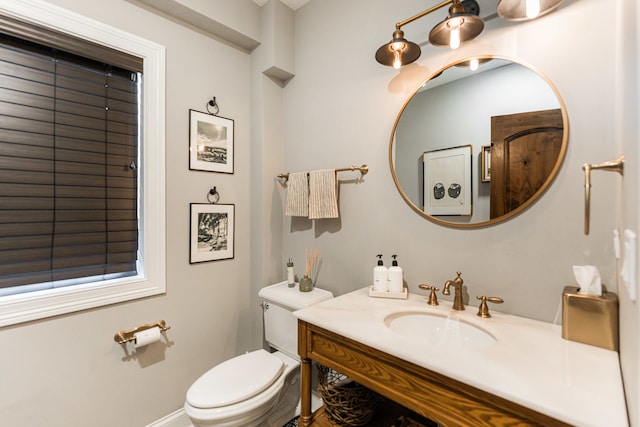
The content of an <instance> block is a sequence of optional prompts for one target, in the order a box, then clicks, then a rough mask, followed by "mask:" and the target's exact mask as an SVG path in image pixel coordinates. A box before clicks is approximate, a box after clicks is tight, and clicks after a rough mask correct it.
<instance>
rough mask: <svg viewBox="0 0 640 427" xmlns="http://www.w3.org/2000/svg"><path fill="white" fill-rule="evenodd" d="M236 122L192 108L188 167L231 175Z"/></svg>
mask: <svg viewBox="0 0 640 427" xmlns="http://www.w3.org/2000/svg"><path fill="white" fill-rule="evenodd" d="M233 148H234V121H233V120H232V119H228V118H225V117H220V116H216V115H213V114H208V113H203V112H201V111H196V110H189V169H191V170H201V171H207V172H220V173H229V174H232V173H233V171H234V161H233V160H234V156H233V155H234V152H233V151H234V150H233Z"/></svg>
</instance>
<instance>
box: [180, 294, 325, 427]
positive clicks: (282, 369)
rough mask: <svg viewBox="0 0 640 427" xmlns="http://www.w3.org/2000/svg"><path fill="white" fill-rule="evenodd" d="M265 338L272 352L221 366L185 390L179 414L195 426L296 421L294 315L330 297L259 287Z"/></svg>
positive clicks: (248, 426)
mask: <svg viewBox="0 0 640 427" xmlns="http://www.w3.org/2000/svg"><path fill="white" fill-rule="evenodd" d="M258 296H259V297H260V299H261V300H262V312H263V317H264V332H265V340H266V342H267V343H268V344H269V346H270V347H271V348H273V349H275V350H276V351H275V352H274V353H270V352H268V351H266V350H263V349H260V350H255V351H252V352H249V353H245V354H242V355H240V356H236V357H234V358H232V359H229V360H227V361H225V362H222V363H220V364H218V365H216V366H214V367H213V368H212V369H210V370H209V371H207V372H206V373H204V374H203V375H202V376H200V378H198V379H197V380H196V381H195V382H194V383H193V384H192V385H191V387H189V390H188V391H187V397H186V402H185V404H184V410H185V412H186V414H187V415H188V416H189V418H191V422H192V423H193V425H194V426H195V427H199V426H221V427H238V426H242V427H253V426H269V427H271V426H273V427H282V426H283V425H284V424H286V423H287V422H288V421H289V420H291V419H292V418H294V417H295V415H296V407H297V406H298V403H299V401H300V358H299V356H298V347H297V344H298V343H297V341H298V322H297V319H296V318H295V317H294V316H293V312H294V311H296V310H299V309H301V308H304V307H308V306H310V305H312V304H316V303H318V302H320V301H324V300H327V299H330V298H333V294H332V293H331V292H329V291H326V290H323V289H318V288H314V289H313V290H312V291H310V292H300V290H299V289H298V285H297V284H296V285H295V287H292V288H290V287H289V286H288V284H287V282H281V283H277V284H275V285H271V286H267V287H264V288H262V289H261V290H260V292H259V293H258Z"/></svg>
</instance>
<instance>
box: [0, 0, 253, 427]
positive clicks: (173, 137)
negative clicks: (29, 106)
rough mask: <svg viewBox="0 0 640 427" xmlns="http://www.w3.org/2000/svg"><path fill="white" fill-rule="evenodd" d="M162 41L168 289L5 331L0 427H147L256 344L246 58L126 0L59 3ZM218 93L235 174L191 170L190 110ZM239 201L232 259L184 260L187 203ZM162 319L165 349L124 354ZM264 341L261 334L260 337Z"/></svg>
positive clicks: (59, 0)
mask: <svg viewBox="0 0 640 427" xmlns="http://www.w3.org/2000/svg"><path fill="white" fill-rule="evenodd" d="M52 3H56V4H58V5H62V6H64V7H66V8H68V9H71V10H74V11H76V12H78V13H81V14H83V15H85V16H88V17H90V18H93V19H96V20H99V21H101V22H104V23H107V24H109V25H112V26H114V27H117V28H121V29H124V30H126V31H129V32H131V33H134V34H137V35H139V36H142V37H145V38H147V39H150V40H152V41H155V42H157V43H160V44H162V45H164V46H166V52H167V54H166V61H167V65H166V95H167V96H166V101H167V102H166V149H167V156H166V158H167V164H166V206H167V207H166V215H167V222H166V223H167V239H166V241H167V254H166V272H167V293H166V295H162V296H158V297H152V298H148V299H145V300H139V301H134V302H129V303H124V304H117V305H114V306H110V307H104V308H100V309H95V310H89V311H86V312H81V313H75V314H69V315H65V316H59V317H57V318H51V319H45V320H41V321H37V322H31V323H27V324H21V325H16V326H13V327H8V328H2V329H0V341H1V342H2V351H0V378H2V380H1V381H0V382H1V383H2V386H1V387H0V424H2V425H5V426H35V425H41V426H45V425H46V426H86V425H94V426H125V425H126V426H143V425H146V424H148V423H150V422H152V421H154V420H157V419H159V418H161V417H163V416H165V415H167V414H169V413H170V412H172V411H174V410H176V409H178V408H180V407H181V406H182V404H183V403H184V397H185V393H186V390H187V388H188V387H189V386H190V385H191V384H192V383H193V381H194V380H195V379H196V378H197V377H198V376H199V375H201V374H202V373H203V372H205V371H206V370H207V369H209V368H211V367H212V366H213V365H214V364H215V363H218V362H220V361H222V360H225V359H227V358H229V357H231V356H234V355H237V354H239V353H242V352H244V351H246V350H249V349H251V347H252V346H251V332H252V328H251V310H250V298H249V294H250V287H249V271H248V266H249V265H250V258H249V250H250V241H251V236H250V230H249V223H250V221H249V217H250V184H249V181H250V165H249V163H250V160H249V158H250V149H249V145H250V138H251V126H250V125H251V122H250V118H251V114H250V107H251V96H250V86H251V81H250V57H249V55H248V54H247V53H245V52H241V51H239V50H237V49H235V48H232V47H230V46H228V45H227V44H223V43H220V42H218V41H216V40H213V39H212V38H211V37H209V36H206V35H204V34H202V33H201V32H200V31H196V30H194V29H192V28H187V27H186V26H184V25H180V24H178V23H176V22H173V21H172V20H169V19H166V18H163V17H161V16H158V15H156V14H154V13H151V12H150V11H148V10H146V9H145V8H144V7H139V6H137V5H135V4H132V3H129V2H126V1H123V0H114V1H110V2H109V8H105V2H103V1H100V0H87V1H82V2H78V1H75V0H57V1H54V2H52ZM214 95H215V96H216V97H217V101H218V103H219V105H220V114H221V115H222V116H225V117H230V118H233V119H234V120H235V132H236V134H235V138H236V139H235V156H236V157H235V167H236V169H235V174H233V175H226V174H214V173H207V172H198V171H189V162H188V128H189V109H196V110H201V111H204V110H205V106H206V103H207V101H208V100H209V99H210V98H211V96H214ZM213 186H217V188H218V190H219V192H220V193H221V200H220V201H221V202H224V203H235V204H236V241H235V258H234V259H233V260H229V261H217V262H210V263H202V264H197V265H190V264H189V204H190V203H192V202H198V203H206V202H207V199H206V196H207V192H208V190H209V189H210V188H211V187H213ZM159 319H165V320H166V321H167V324H168V325H169V326H171V330H170V331H169V332H168V333H167V338H168V340H169V343H170V344H168V345H166V346H163V345H161V344H154V345H153V346H149V347H147V348H146V349H145V350H144V351H142V352H139V353H137V355H136V356H135V357H127V355H126V354H125V352H124V351H123V349H122V348H121V346H120V345H118V344H116V343H115V342H114V341H113V335H114V334H115V333H116V332H117V331H119V330H123V329H130V328H133V327H135V326H137V325H139V324H142V323H150V322H155V321H156V320H159ZM256 334H258V336H261V331H260V330H256Z"/></svg>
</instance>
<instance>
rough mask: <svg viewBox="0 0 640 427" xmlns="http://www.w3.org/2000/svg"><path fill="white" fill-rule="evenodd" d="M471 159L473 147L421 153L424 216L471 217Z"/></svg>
mask: <svg viewBox="0 0 640 427" xmlns="http://www.w3.org/2000/svg"><path fill="white" fill-rule="evenodd" d="M471 156H472V152H471V145H464V146H460V147H453V148H445V149H442V150H435V151H427V152H425V153H423V154H422V161H423V166H424V167H423V179H424V211H425V213H427V214H429V215H471V212H472V210H471Z"/></svg>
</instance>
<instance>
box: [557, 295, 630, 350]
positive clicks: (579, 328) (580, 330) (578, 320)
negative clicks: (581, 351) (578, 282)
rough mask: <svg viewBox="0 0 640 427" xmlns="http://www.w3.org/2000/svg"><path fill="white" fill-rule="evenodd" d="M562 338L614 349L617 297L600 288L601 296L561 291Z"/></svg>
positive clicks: (616, 334) (616, 344)
mask: <svg viewBox="0 0 640 427" xmlns="http://www.w3.org/2000/svg"><path fill="white" fill-rule="evenodd" d="M562 338H564V339H567V340H570V341H577V342H581V343H584V344H589V345H594V346H597V347H602V348H606V349H608V350H614V351H618V296H617V295H616V294H615V293H613V292H607V288H606V287H605V286H603V287H602V296H598V295H588V294H581V293H579V292H578V287H576V286H565V288H564V291H563V292H562Z"/></svg>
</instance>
